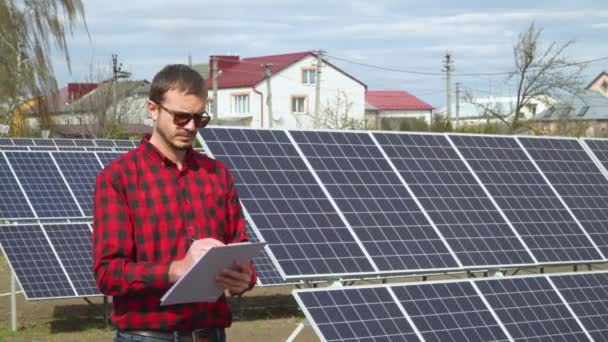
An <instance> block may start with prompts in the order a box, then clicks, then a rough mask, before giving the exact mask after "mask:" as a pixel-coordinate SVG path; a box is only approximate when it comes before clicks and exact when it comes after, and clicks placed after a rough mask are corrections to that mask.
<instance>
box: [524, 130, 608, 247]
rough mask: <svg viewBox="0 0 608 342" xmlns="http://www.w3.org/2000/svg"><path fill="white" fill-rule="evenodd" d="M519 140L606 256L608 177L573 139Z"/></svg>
mask: <svg viewBox="0 0 608 342" xmlns="http://www.w3.org/2000/svg"><path fill="white" fill-rule="evenodd" d="M520 141H521V143H522V144H523V145H524V146H525V147H526V150H528V152H529V153H530V155H531V156H532V158H533V159H534V160H535V161H536V164H538V167H539V168H540V169H541V170H542V171H543V173H544V174H545V175H546V176H547V179H549V182H551V184H553V187H554V188H555V190H556V191H557V192H558V193H559V195H560V196H561V197H562V198H563V199H564V202H565V203H566V205H567V206H568V207H569V208H570V209H571V210H572V213H573V214H574V216H576V218H577V219H578V220H579V222H580V223H581V225H582V226H583V228H584V229H585V231H587V233H589V236H590V237H591V239H592V240H593V241H594V242H595V244H596V245H597V247H598V248H599V249H600V250H601V251H602V253H603V254H604V256H607V255H608V230H607V229H606V227H608V210H606V209H607V208H608V179H606V176H604V174H603V173H602V171H601V170H600V169H599V167H598V166H597V165H596V164H595V162H594V161H593V159H592V158H591V156H589V154H587V151H586V150H585V149H584V148H583V146H582V145H581V144H580V142H579V141H578V140H575V139H539V138H537V139H533V138H521V139H520ZM598 258H599V257H598Z"/></svg>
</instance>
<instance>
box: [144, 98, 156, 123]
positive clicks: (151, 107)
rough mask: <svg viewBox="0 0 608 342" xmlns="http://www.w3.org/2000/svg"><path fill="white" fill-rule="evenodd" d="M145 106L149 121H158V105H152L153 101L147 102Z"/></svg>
mask: <svg viewBox="0 0 608 342" xmlns="http://www.w3.org/2000/svg"><path fill="white" fill-rule="evenodd" d="M146 106H147V107H148V116H149V117H150V119H152V121H156V119H158V111H159V108H158V105H157V104H156V103H154V101H151V100H148V103H146Z"/></svg>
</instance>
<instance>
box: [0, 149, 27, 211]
mask: <svg viewBox="0 0 608 342" xmlns="http://www.w3.org/2000/svg"><path fill="white" fill-rule="evenodd" d="M34 217H35V216H34V212H33V211H32V209H31V208H30V206H29V204H28V203H27V199H26V197H25V195H24V194H23V191H21V188H20V187H19V183H17V179H16V178H15V176H14V175H13V173H12V172H11V169H10V167H9V165H8V162H7V160H6V158H5V157H4V155H3V154H2V153H0V218H2V219H9V218H34Z"/></svg>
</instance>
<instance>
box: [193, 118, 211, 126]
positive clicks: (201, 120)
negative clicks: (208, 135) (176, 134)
mask: <svg viewBox="0 0 608 342" xmlns="http://www.w3.org/2000/svg"><path fill="white" fill-rule="evenodd" d="M196 119H198V120H197V121H195V123H196V127H198V128H203V127H205V126H207V124H208V123H209V120H211V118H210V117H208V116H202V115H201V116H197V117H196Z"/></svg>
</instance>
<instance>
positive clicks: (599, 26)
mask: <svg viewBox="0 0 608 342" xmlns="http://www.w3.org/2000/svg"><path fill="white" fill-rule="evenodd" d="M591 28H593V29H595V30H603V29H608V23H598V24H593V25H591Z"/></svg>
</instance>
